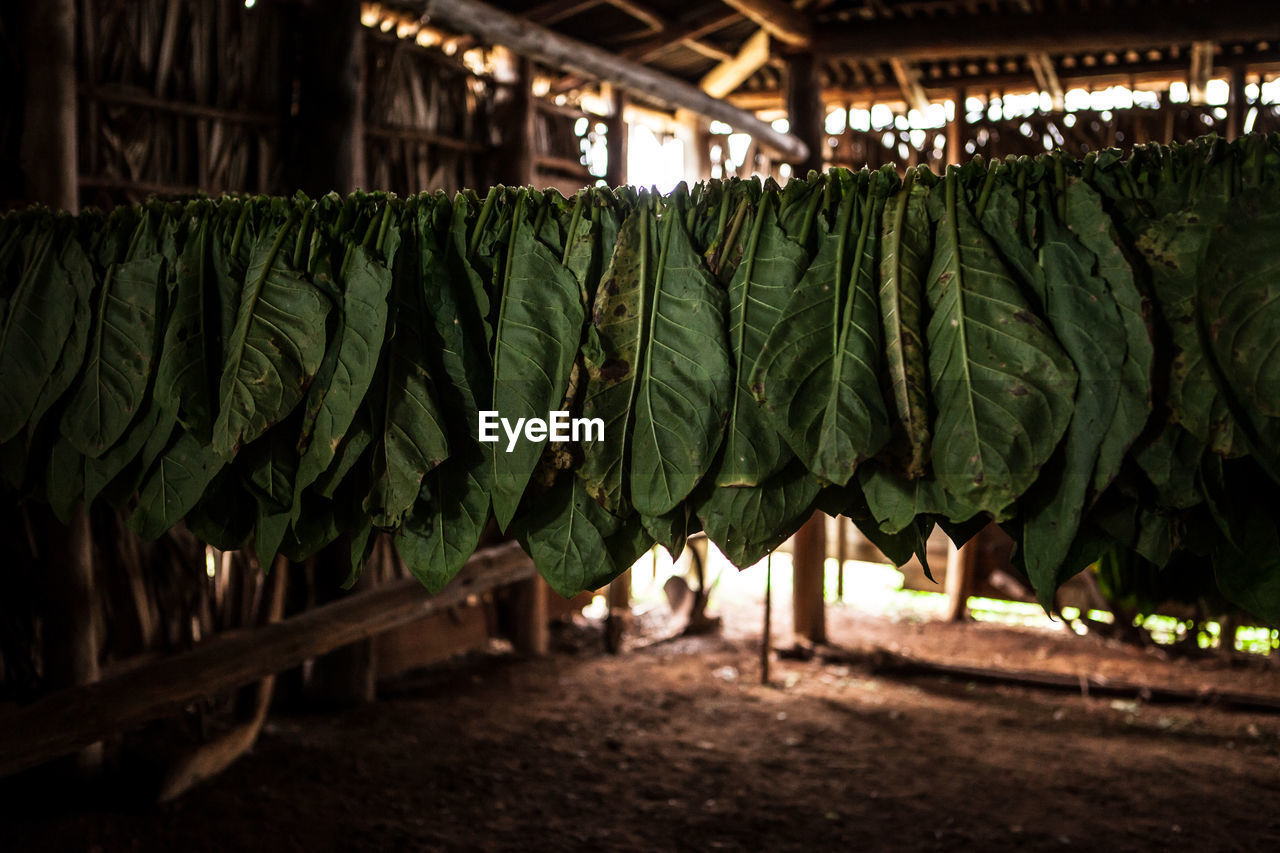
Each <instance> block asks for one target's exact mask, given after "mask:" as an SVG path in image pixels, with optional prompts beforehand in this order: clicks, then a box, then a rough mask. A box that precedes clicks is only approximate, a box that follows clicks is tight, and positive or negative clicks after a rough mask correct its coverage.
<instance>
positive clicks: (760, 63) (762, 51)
mask: <svg viewBox="0 0 1280 853" xmlns="http://www.w3.org/2000/svg"><path fill="white" fill-rule="evenodd" d="M768 61H769V34H768V33H767V32H765V31H764V30H757V31H756V34H755V35H753V36H752V37H751V38H749V39H747V40H746V41H745V42H743V44H742V49H741V50H739V51H738V53H737V55H735V56H734V57H733V58H732V59H728V60H725V61H724V62H721V63H720V64H719V65H717V66H716V67H715V68H712V69H711V70H710V71H708V72H707V73H706V74H705V75H703V77H702V79H701V80H699V81H698V86H699V87H701V89H702V91H704V92H706V93H707V94H708V95H711V96H712V97H715V98H723V97H724V96H725V95H727V94H729V93H730V92H732V91H733V90H734V89H736V88H738V87H739V86H741V85H742V84H743V82H745V81H746V80H747V78H748V77H750V76H751V75H752V74H755V73H756V72H757V71H759V70H760V69H761V68H762V67H764V65H765V63H767V62H768Z"/></svg>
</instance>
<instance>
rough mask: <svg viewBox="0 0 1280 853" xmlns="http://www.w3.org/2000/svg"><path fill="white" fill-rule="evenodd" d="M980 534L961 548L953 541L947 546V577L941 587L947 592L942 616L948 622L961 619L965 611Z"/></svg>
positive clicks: (971, 586)
mask: <svg viewBox="0 0 1280 853" xmlns="http://www.w3.org/2000/svg"><path fill="white" fill-rule="evenodd" d="M981 535H982V534H981V533H979V534H978V535H977V536H974V537H973V539H971V540H969V541H968V542H966V543H965V544H964V547H963V548H957V547H956V546H955V544H954V543H949V544H948V546H947V547H948V550H947V577H946V579H945V582H944V584H943V589H944V590H945V591H946V594H947V611H946V615H945V617H944V618H945V619H946V621H948V622H959V621H961V620H962V619H964V616H965V613H966V612H967V610H966V609H967V606H968V602H969V592H970V591H971V590H972V589H973V570H974V566H975V564H976V563H977V557H978V548H979V541H978V540H979V537H981Z"/></svg>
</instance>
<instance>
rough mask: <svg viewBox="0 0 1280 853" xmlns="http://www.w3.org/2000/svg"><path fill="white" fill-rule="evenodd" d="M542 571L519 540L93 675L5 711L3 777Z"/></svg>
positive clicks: (0, 720) (0, 716)
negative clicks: (434, 571)
mask: <svg viewBox="0 0 1280 853" xmlns="http://www.w3.org/2000/svg"><path fill="white" fill-rule="evenodd" d="M534 575H535V570H534V568H533V563H532V562H531V561H530V560H529V558H528V557H527V556H526V555H525V553H524V552H523V551H521V550H520V546H519V545H517V544H516V543H514V542H512V543H509V544H506V545H500V546H497V547H494V548H490V549H487V550H485V551H481V552H479V553H477V554H476V555H475V556H474V557H472V558H471V559H470V560H469V561H467V564H466V565H465V566H464V567H463V569H462V571H461V572H459V573H458V576H457V577H456V578H454V579H453V580H452V581H450V582H449V585H448V586H446V587H445V588H444V589H443V590H441V591H440V592H439V593H437V594H436V595H429V594H428V593H427V591H426V590H425V589H423V588H422V585H421V584H420V583H418V581H417V580H416V579H413V578H408V579H405V580H400V581H396V582H394V583H390V584H384V585H383V586H380V587H378V588H377V589H374V590H370V591H369V592H364V593H359V594H357V595H352V596H349V597H347V598H343V599H341V600H339V601H335V602H333V603H332V604H326V605H323V606H321V607H316V608H313V609H311V610H308V611H305V612H303V613H301V614H299V615H297V616H294V617H292V618H290V619H286V620H284V621H283V622H278V623H276V624H273V625H267V626H264V627H261V628H251V629H247V630H241V631H228V632H225V633H222V634H219V635H217V636H216V637H214V638H213V639H210V640H207V641H205V642H203V643H201V644H199V645H198V646H196V647H195V648H194V649H192V650H191V651H189V652H182V653H179V654H175V655H170V656H168V657H165V658H162V659H160V660H157V661H154V662H152V663H147V664H144V665H142V666H139V667H137V668H135V669H131V670H129V671H127V672H122V673H121V674H120V675H117V676H115V677H112V678H109V679H106V680H103V681H99V682H96V683H94V684H85V685H82V686H79V687H72V688H69V689H67V690H60V691H57V692H56V693H52V694H50V695H48V696H44V697H42V698H40V699H37V700H36V701H35V702H32V703H31V704H29V705H24V706H22V707H19V708H15V709H12V710H8V711H5V712H3V713H0V778H2V777H4V776H8V775H10V774H13V773H16V772H18V771H20V770H25V769H27V768H29V767H34V766H35V765H37V764H40V763H42V762H44V761H48V760H49V759H51V758H56V757H58V756H60V755H66V754H68V753H71V752H74V751H75V750H77V749H80V748H81V747H84V746H88V745H89V744H91V743H95V742H97V741H100V740H102V739H103V738H104V737H107V736H109V735H112V734H115V733H116V732H121V731H125V730H127V729H131V728H133V727H135V726H139V725H142V724H143V723H146V722H149V721H151V720H157V719H160V718H162V717H165V716H168V715H170V714H172V713H174V712H176V711H179V710H181V709H182V708H184V707H185V706H187V705H188V704H190V703H191V702H194V701H196V700H198V699H202V698H205V697H209V696H214V695H217V694H218V693H220V692H222V691H224V690H228V689H232V688H235V687H241V686H243V685H245V684H250V683H252V682H254V681H258V680H259V679H261V678H264V677H266V676H268V675H271V674H272V673H277V672H282V671H284V670H286V669H289V668H290V667H293V666H297V665H298V664H300V663H302V661H304V660H306V659H307V658H309V657H315V656H317V655H321V654H324V653H325V652H329V651H333V650H334V649H337V648H341V647H342V646H345V645H349V644H350V643H354V642H356V641H357V640H362V639H364V638H366V637H372V636H374V635H376V634H380V633H382V632H384V631H389V630H391V629H393V628H398V627H400V626H402V625H408V624H409V623H411V622H416V621H417V620H419V619H423V618H425V617H427V616H431V615H433V614H436V613H441V612H443V611H445V610H447V609H449V608H450V607H456V606H458V605H460V604H462V603H464V602H465V601H466V600H467V599H468V598H470V597H471V596H473V595H478V594H480V593H483V592H487V591H488V590H491V589H494V588H496V587H499V586H503V585H506V584H511V583H515V582H517V581H524V580H527V579H529V578H531V577H533V576H534Z"/></svg>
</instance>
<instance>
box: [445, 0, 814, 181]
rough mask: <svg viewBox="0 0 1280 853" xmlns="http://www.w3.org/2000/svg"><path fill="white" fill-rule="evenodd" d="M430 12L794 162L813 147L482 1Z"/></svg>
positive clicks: (452, 1)
mask: <svg viewBox="0 0 1280 853" xmlns="http://www.w3.org/2000/svg"><path fill="white" fill-rule="evenodd" d="M426 14H427V16H428V17H429V18H430V19H431V20H433V21H436V22H439V23H443V24H445V25H446V26H448V27H451V28H453V29H456V30H458V31H460V32H463V33H467V34H469V35H474V36H477V37H479V38H482V39H485V40H486V41H491V42H494V43H496V44H501V45H504V46H506V47H508V48H510V49H511V50H513V51H515V52H516V53H519V54H521V55H522V56H527V57H529V58H530V59H534V60H536V61H538V62H540V63H543V64H545V65H548V66H551V67H554V68H559V69H561V70H563V71H568V72H571V73H576V74H581V75H585V76H588V77H593V78H595V79H597V80H601V81H603V82H606V83H612V84H613V85H615V86H619V87H621V88H623V89H625V90H627V91H629V92H631V93H633V94H635V95H638V96H641V97H643V98H644V99H645V100H648V101H653V102H655V103H658V104H661V105H663V106H665V107H667V108H670V109H687V110H690V111H692V112H695V113H698V114H700V115H704V116H706V117H707V118H710V119H715V120H717V121H722V122H724V123H725V124H728V125H730V126H731V127H733V128H734V129H736V130H740V131H743V132H746V133H749V134H750V135H751V136H752V137H754V138H755V139H756V140H757V141H759V142H760V143H761V144H762V145H765V146H768V147H769V148H771V149H774V150H776V151H778V152H779V153H780V154H782V155H783V156H784V157H785V158H786V159H788V160H790V161H792V162H806V161H807V160H808V158H809V157H810V152H809V147H808V146H807V145H806V144H805V143H804V142H802V141H801V140H800V139H799V138H797V137H796V136H794V135H792V134H789V133H780V132H778V131H776V130H774V129H773V126H772V125H771V124H769V123H768V122H766V121H762V120H761V119H759V118H757V117H756V116H755V115H754V114H752V113H749V112H747V111H746V110H741V109H738V108H737V107H735V106H733V105H732V104H730V103H728V102H726V101H722V100H720V99H719V98H713V97H711V96H710V95H708V94H707V93H706V92H704V91H702V90H701V89H699V88H698V87H697V86H693V85H690V84H689V83H686V82H684V81H683V80H679V79H676V78H675V77H672V76H670V75H668V74H663V73H662V72H660V71H655V70H653V69H652V68H648V67H646V66H644V65H640V64H639V63H637V62H633V61H631V60H627V59H623V58H622V57H620V56H617V55H615V54H612V53H609V52H608V51H605V50H601V49H600V48H598V47H594V46H592V45H589V44H586V43H585V42H580V41H578V40H576V39H571V38H569V37H567V36H563V35H561V34H560V33H557V32H555V31H554V30H549V29H547V28H546V27H540V26H538V25H536V24H532V23H530V22H529V21H527V20H525V19H524V18H520V17H517V16H516V15H512V14H509V13H507V12H503V11H501V10H500V9H496V8H494V7H493V6H489V5H488V4H485V3H481V2H479V0H427V2H426Z"/></svg>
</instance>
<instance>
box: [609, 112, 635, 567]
mask: <svg viewBox="0 0 1280 853" xmlns="http://www.w3.org/2000/svg"><path fill="white" fill-rule="evenodd" d="M626 110H627V96H626V93H624V92H623V91H622V90H621V89H616V88H615V89H614V90H613V113H612V114H611V115H610V116H609V119H608V121H606V122H605V126H606V127H607V128H608V129H609V132H608V136H607V139H608V151H609V168H608V170H607V171H606V172H605V176H604V182H605V183H606V184H608V185H609V186H611V187H620V186H623V185H624V184H626V182H627V133H628V130H629V129H628V127H627V121H626V118H625V113H626ZM630 577H631V576H630V573H628V575H627V578H628V582H630ZM610 588H612V587H610Z"/></svg>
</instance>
